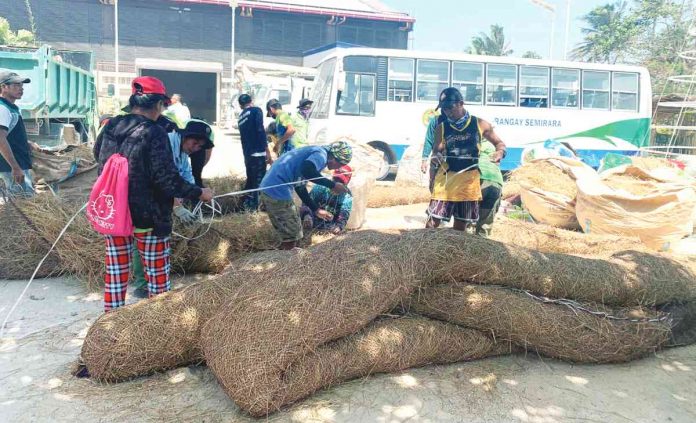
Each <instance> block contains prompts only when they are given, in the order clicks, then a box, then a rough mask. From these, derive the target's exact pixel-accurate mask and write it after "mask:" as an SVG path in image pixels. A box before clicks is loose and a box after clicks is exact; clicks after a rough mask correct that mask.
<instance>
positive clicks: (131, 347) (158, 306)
mask: <svg viewBox="0 0 696 423" xmlns="http://www.w3.org/2000/svg"><path fill="white" fill-rule="evenodd" d="M293 254H294V252H287V251H267V252H264V253H259V254H257V255H255V256H253V257H251V258H249V259H246V258H242V259H240V260H238V261H236V262H235V263H234V266H233V268H234V269H237V270H235V271H230V272H229V273H227V274H225V275H221V276H220V277H219V278H216V279H214V280H209V281H205V282H200V283H195V284H192V285H189V286H187V287H185V288H183V289H179V290H174V291H170V292H168V293H165V294H162V295H158V296H156V297H154V298H151V299H149V300H146V301H140V302H138V303H135V304H132V305H128V306H125V307H121V308H119V309H117V310H114V311H112V312H110V313H106V314H103V315H102V316H101V317H99V319H97V321H96V322H94V324H93V325H92V326H91V327H90V329H89V331H88V332H87V335H86V336H85V342H84V344H83V346H82V352H81V358H82V360H83V362H84V364H85V366H86V367H87V369H88V370H89V373H90V376H91V377H93V378H94V379H96V380H99V381H104V382H120V381H124V380H128V379H130V378H133V377H136V376H142V375H147V374H151V373H153V372H156V371H160V370H168V369H173V368H176V367H179V366H184V365H187V364H192V363H197V362H201V361H203V355H202V353H201V350H200V342H199V339H200V331H201V328H202V327H203V325H204V323H206V322H207V321H208V320H209V319H210V317H211V316H212V315H214V314H215V313H216V312H217V310H218V308H219V307H220V305H221V304H223V303H224V302H226V301H229V300H230V299H232V298H234V297H233V296H234V292H235V291H236V290H237V289H238V288H239V286H240V285H241V284H243V283H244V281H245V278H246V277H247V276H248V275H249V274H253V273H258V272H267V271H271V270H272V269H273V268H274V267H275V266H277V265H278V264H279V263H282V262H283V261H285V260H287V259H289V258H290V257H292V255H293Z"/></svg>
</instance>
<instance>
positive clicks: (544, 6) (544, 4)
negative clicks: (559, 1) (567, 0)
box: [530, 0, 556, 59]
mask: <svg viewBox="0 0 696 423" xmlns="http://www.w3.org/2000/svg"><path fill="white" fill-rule="evenodd" d="M530 1H531V2H532V3H533V4H535V5H537V6H539V7H541V8H542V9H545V10H547V11H549V12H550V13H551V37H550V38H551V39H550V40H549V59H553V40H554V37H555V35H556V34H555V30H556V6H554V5H552V4H550V3H547V2H546V1H544V0H530Z"/></svg>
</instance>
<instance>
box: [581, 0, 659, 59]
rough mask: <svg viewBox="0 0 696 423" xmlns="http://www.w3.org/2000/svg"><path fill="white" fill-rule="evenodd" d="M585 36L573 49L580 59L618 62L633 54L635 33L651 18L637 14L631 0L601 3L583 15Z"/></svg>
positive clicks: (643, 27)
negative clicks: (630, 4)
mask: <svg viewBox="0 0 696 423" xmlns="http://www.w3.org/2000/svg"><path fill="white" fill-rule="evenodd" d="M582 20H583V21H585V24H586V26H585V27H584V28H582V33H583V34H584V37H585V38H584V40H583V41H582V42H581V43H579V44H578V45H577V46H576V47H575V49H573V51H572V52H571V55H572V57H573V58H574V59H576V60H583V61H586V62H601V63H612V64H613V63H616V62H617V61H624V60H625V58H626V57H627V56H628V55H629V54H630V52H631V47H632V42H633V41H634V39H635V37H636V36H637V35H638V34H640V32H641V31H642V30H644V29H645V27H646V25H647V24H648V23H649V21H648V20H646V19H642V18H640V17H638V16H636V15H635V14H634V13H631V11H630V10H629V8H628V3H627V2H625V1H619V2H617V3H613V4H606V5H604V6H598V7H596V8H594V9H592V10H591V11H590V13H588V14H587V15H585V16H583V17H582Z"/></svg>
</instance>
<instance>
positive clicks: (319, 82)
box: [311, 58, 336, 119]
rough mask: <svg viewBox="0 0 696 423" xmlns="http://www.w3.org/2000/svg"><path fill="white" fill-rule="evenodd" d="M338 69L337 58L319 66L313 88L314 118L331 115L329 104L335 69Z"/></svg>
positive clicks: (323, 117)
mask: <svg viewBox="0 0 696 423" xmlns="http://www.w3.org/2000/svg"><path fill="white" fill-rule="evenodd" d="M335 70H336V58H331V59H329V60H327V61H326V62H324V63H322V64H321V66H320V67H319V74H318V75H317V78H316V81H315V83H314V89H313V90H312V97H311V98H312V100H313V101H314V105H313V107H312V118H317V119H326V118H328V117H329V105H330V104H331V87H332V85H333V80H334V71H335Z"/></svg>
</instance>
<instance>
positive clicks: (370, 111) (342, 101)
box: [336, 72, 375, 116]
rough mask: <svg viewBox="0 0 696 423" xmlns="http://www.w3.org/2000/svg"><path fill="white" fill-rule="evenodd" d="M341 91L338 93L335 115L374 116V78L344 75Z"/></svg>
mask: <svg viewBox="0 0 696 423" xmlns="http://www.w3.org/2000/svg"><path fill="white" fill-rule="evenodd" d="M345 78H346V80H345V81H346V82H345V85H344V88H343V91H339V93H338V105H337V107H336V114H341V115H358V116H374V114H375V76H374V75H369V74H360V73H352V72H346V73H345Z"/></svg>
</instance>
